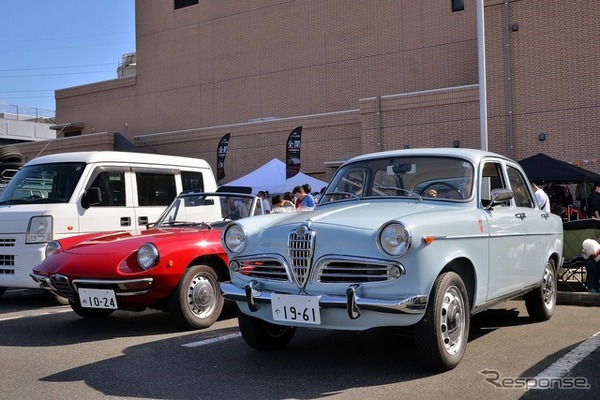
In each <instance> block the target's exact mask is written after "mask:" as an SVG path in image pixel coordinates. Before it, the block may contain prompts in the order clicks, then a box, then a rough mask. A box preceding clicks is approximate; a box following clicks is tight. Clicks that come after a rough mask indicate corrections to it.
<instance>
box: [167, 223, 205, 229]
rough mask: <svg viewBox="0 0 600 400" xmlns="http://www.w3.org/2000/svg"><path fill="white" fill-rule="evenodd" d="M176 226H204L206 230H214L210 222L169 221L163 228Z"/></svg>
mask: <svg viewBox="0 0 600 400" xmlns="http://www.w3.org/2000/svg"><path fill="white" fill-rule="evenodd" d="M165 225H166V226H175V225H187V226H198V225H200V226H202V227H204V228H208V229H213V227H212V225H210V224H209V223H208V222H192V221H169V222H165V223H163V224H162V225H161V226H165Z"/></svg>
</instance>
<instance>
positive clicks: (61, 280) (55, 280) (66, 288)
mask: <svg viewBox="0 0 600 400" xmlns="http://www.w3.org/2000/svg"><path fill="white" fill-rule="evenodd" d="M50 280H51V281H52V285H53V286H54V287H55V288H56V289H58V291H60V292H61V293H62V294H63V296H64V297H66V298H67V299H69V300H71V301H75V293H74V292H73V287H72V286H71V283H70V282H69V278H67V277H66V276H64V275H59V274H55V275H52V276H51V277H50Z"/></svg>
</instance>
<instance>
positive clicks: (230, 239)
mask: <svg viewBox="0 0 600 400" xmlns="http://www.w3.org/2000/svg"><path fill="white" fill-rule="evenodd" d="M245 245H246V232H244V229H242V227H241V226H239V225H237V224H233V225H230V226H229V227H228V228H227V230H226V231H225V233H224V234H223V246H224V247H225V250H227V251H228V252H230V253H239V252H240V251H242V250H243V249H244V246H245Z"/></svg>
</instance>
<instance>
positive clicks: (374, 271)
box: [318, 259, 403, 283]
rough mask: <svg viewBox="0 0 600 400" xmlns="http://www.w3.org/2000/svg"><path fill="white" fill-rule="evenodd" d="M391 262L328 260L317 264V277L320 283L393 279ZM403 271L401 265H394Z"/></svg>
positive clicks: (367, 281)
mask: <svg viewBox="0 0 600 400" xmlns="http://www.w3.org/2000/svg"><path fill="white" fill-rule="evenodd" d="M392 266H393V265H392V264H388V263H378V262H372V261H370V260H368V261H362V260H339V259H338V260H330V261H325V262H324V263H322V264H321V265H320V266H319V273H318V279H319V282H322V283H370V282H384V281H387V280H389V279H393V278H392V277H391V276H390V273H389V269H390V267H392ZM395 266H396V267H398V268H399V269H400V271H403V268H402V266H399V265H395Z"/></svg>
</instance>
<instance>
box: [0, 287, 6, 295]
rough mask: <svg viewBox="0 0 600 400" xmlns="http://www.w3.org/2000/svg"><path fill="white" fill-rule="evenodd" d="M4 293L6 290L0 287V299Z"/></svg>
mask: <svg viewBox="0 0 600 400" xmlns="http://www.w3.org/2000/svg"><path fill="white" fill-rule="evenodd" d="M5 292H6V288H5V287H0V297H2V295H3V294H4V293H5Z"/></svg>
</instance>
